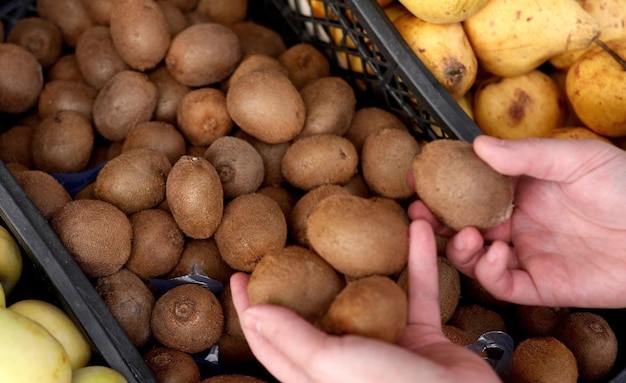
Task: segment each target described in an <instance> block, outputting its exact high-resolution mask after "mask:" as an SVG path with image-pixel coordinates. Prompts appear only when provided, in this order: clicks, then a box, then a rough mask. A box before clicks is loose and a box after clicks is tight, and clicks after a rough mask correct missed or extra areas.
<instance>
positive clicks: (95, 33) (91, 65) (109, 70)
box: [74, 25, 130, 89]
mask: <svg viewBox="0 0 626 383" xmlns="http://www.w3.org/2000/svg"><path fill="white" fill-rule="evenodd" d="M74 55H75V57H76V62H77V64H78V67H79V69H80V71H81V73H82V74H83V76H84V78H85V81H86V82H87V84H89V85H91V86H92V87H94V88H96V89H102V87H104V85H105V84H106V83H107V81H109V80H110V79H111V77H113V76H114V75H116V74H117V73H119V72H121V71H124V70H129V69H130V67H129V66H128V65H127V64H126V62H125V61H124V59H123V58H122V56H120V54H119V53H118V52H117V49H115V45H113V39H112V38H111V31H110V29H109V28H108V27H106V26H104V25H96V26H93V27H91V28H89V29H88V30H86V31H85V32H84V33H83V34H82V35H81V36H80V38H79V39H78V41H77V42H76V49H75V50H74Z"/></svg>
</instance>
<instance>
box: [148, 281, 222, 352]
mask: <svg viewBox="0 0 626 383" xmlns="http://www.w3.org/2000/svg"><path fill="white" fill-rule="evenodd" d="M150 327H151V329H152V333H153V336H154V338H155V339H156V340H157V341H159V342H160V343H161V344H162V345H164V346H166V347H171V348H174V349H177V350H180V351H183V352H187V353H196V352H201V351H204V350H207V349H208V348H209V347H211V346H213V345H214V344H215V343H217V340H218V339H219V337H220V336H221V335H222V331H223V328H224V313H223V311H222V306H221V305H220V303H219V301H218V299H217V297H216V296H215V295H214V294H213V293H212V292H211V291H209V290H208V289H206V288H204V287H202V286H200V285H197V284H192V283H186V284H183V285H179V286H176V287H174V288H172V289H170V290H168V291H167V292H165V293H164V294H163V295H161V296H160V297H159V298H158V299H157V301H156V302H155V304H154V308H153V309H152V316H151V318H150Z"/></svg>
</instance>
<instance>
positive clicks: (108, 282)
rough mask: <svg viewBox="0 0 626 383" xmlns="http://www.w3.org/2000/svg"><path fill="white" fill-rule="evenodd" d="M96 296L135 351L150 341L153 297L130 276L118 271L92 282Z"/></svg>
mask: <svg viewBox="0 0 626 383" xmlns="http://www.w3.org/2000/svg"><path fill="white" fill-rule="evenodd" d="M94 285H95V288H96V292H97V293H98V295H99V296H100V298H102V300H103V301H104V303H105V304H106V306H107V307H108V308H109V310H110V311H111V314H113V317H114V318H115V319H116V320H117V322H118V323H119V324H120V326H121V327H122V329H123V330H124V332H125V333H126V335H127V336H128V338H129V339H130V341H131V343H132V344H133V345H134V346H135V347H143V346H144V345H146V344H147V343H148V342H149V341H150V340H151V338H152V330H151V329H150V317H151V315H152V308H153V307H154V296H153V294H152V292H151V291H150V289H149V288H148V287H147V286H146V284H145V283H144V282H143V281H142V280H141V279H140V278H139V277H138V276H137V275H136V274H135V273H133V272H131V271H130V270H128V269H126V268H121V269H119V270H118V271H116V272H115V273H113V274H111V275H107V276H101V277H99V278H97V279H96V280H95V284H94Z"/></svg>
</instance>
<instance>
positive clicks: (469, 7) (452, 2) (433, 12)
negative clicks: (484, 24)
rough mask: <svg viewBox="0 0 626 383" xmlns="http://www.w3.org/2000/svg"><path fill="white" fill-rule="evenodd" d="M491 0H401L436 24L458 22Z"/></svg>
mask: <svg viewBox="0 0 626 383" xmlns="http://www.w3.org/2000/svg"><path fill="white" fill-rule="evenodd" d="M488 1H489V0H400V3H402V4H403V5H404V6H405V7H406V8H407V9H408V10H409V11H410V12H411V13H412V14H414V15H415V16H417V17H419V18H420V19H422V20H424V21H428V22H429V23H436V24H447V23H458V22H461V21H463V20H465V19H467V18H468V17H470V16H471V15H473V14H475V13H476V12H478V11H480V10H481V9H482V8H483V7H484V6H485V4H487V2H488Z"/></svg>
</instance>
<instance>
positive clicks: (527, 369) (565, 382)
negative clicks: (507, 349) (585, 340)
mask: <svg viewBox="0 0 626 383" xmlns="http://www.w3.org/2000/svg"><path fill="white" fill-rule="evenodd" d="M510 381H511V382H512V383H530V382H542V383H543V382H545V383H557V382H558V383H576V382H577V381H578V370H577V367H576V358H574V354H572V352H571V351H570V350H569V349H568V348H567V347H566V346H565V345H564V344H563V343H561V342H560V341H559V340H557V339H556V338H554V337H551V336H547V337H532V338H526V339H524V340H523V341H521V342H520V343H519V344H518V345H517V346H516V347H515V350H514V351H513V358H512V363H511V374H510Z"/></svg>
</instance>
